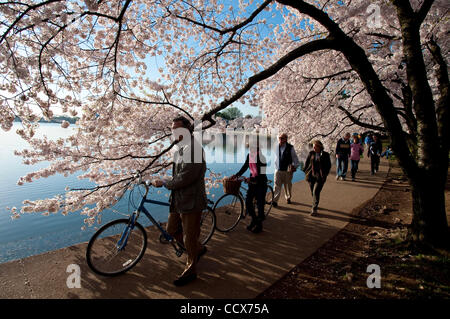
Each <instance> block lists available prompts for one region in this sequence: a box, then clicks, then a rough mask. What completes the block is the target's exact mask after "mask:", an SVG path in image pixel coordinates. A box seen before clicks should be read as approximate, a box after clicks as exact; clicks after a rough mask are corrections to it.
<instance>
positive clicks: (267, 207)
mask: <svg viewBox="0 0 450 319" xmlns="http://www.w3.org/2000/svg"><path fill="white" fill-rule="evenodd" d="M272 205H273V188H272V186H270V185H267V194H266V205H265V206H264V217H266V218H267V216H268V215H269V213H270V210H271V209H272Z"/></svg>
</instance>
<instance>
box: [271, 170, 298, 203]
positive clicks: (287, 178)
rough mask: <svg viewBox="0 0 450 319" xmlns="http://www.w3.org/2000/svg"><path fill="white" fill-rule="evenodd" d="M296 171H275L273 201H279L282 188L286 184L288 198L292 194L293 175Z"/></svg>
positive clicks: (285, 190) (285, 192) (285, 191)
mask: <svg viewBox="0 0 450 319" xmlns="http://www.w3.org/2000/svg"><path fill="white" fill-rule="evenodd" d="M293 175H294V173H293V172H288V171H275V181H274V183H275V189H274V190H273V201H274V202H278V199H280V195H281V188H282V187H283V186H284V195H285V197H286V200H288V199H291V196H292V177H293Z"/></svg>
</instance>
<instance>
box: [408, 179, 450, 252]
mask: <svg viewBox="0 0 450 319" xmlns="http://www.w3.org/2000/svg"><path fill="white" fill-rule="evenodd" d="M444 175H445V177H446V176H447V174H446V173H445V174H444ZM445 179H446V178H445ZM442 181H443V178H442V175H441V176H437V174H424V173H422V174H418V175H416V177H415V178H414V180H413V181H411V183H410V184H411V186H412V200H413V220H412V223H411V225H410V231H409V240H410V241H411V242H412V244H416V245H418V246H420V247H426V246H430V245H431V246H434V247H446V248H448V247H450V234H449V228H448V223H447V214H446V209H445V182H442Z"/></svg>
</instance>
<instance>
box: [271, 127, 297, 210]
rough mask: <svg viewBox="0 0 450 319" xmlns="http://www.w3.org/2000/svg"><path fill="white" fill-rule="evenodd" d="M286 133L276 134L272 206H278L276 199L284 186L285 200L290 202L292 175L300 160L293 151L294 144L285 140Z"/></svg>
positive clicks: (286, 137)
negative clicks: (276, 144) (276, 145)
mask: <svg viewBox="0 0 450 319" xmlns="http://www.w3.org/2000/svg"><path fill="white" fill-rule="evenodd" d="M287 139H288V136H287V134H286V133H283V134H280V135H279V136H278V142H279V144H278V147H277V154H276V160H275V168H276V170H275V181H274V183H275V189H274V191H273V192H274V197H273V207H277V206H278V200H279V198H280V195H281V188H282V187H283V186H284V192H285V197H286V201H287V203H288V204H291V198H292V177H293V176H294V172H295V171H296V170H297V167H299V165H300V162H299V160H298V157H297V154H296V153H295V149H294V146H293V145H292V144H289V143H288V142H287Z"/></svg>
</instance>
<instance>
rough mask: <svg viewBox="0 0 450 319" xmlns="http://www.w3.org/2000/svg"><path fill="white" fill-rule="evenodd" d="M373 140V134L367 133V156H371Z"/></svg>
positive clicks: (365, 141) (365, 140)
mask: <svg viewBox="0 0 450 319" xmlns="http://www.w3.org/2000/svg"><path fill="white" fill-rule="evenodd" d="M372 142H373V134H372V133H371V132H369V134H367V136H366V138H365V139H364V144H366V147H367V157H370V144H372Z"/></svg>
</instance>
